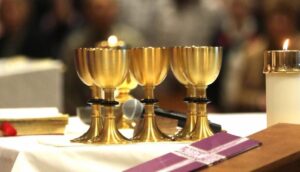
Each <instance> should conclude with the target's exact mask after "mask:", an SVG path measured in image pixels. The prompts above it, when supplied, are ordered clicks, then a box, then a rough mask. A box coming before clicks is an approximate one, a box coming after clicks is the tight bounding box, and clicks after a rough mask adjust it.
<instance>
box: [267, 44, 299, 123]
mask: <svg viewBox="0 0 300 172" xmlns="http://www.w3.org/2000/svg"><path fill="white" fill-rule="evenodd" d="M288 46H289V39H286V40H285V41H284V44H283V50H271V51H266V52H265V54H264V70H263V71H264V73H265V74H266V101H267V124H268V126H270V125H273V124H276V123H296V124H300V106H299V105H300V51H299V50H288Z"/></svg>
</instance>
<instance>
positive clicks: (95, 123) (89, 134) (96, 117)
mask: <svg viewBox="0 0 300 172" xmlns="http://www.w3.org/2000/svg"><path fill="white" fill-rule="evenodd" d="M90 89H91V93H92V98H93V99H99V98H100V97H101V95H100V89H99V88H98V87H97V86H95V85H93V86H91V87H90ZM91 106H92V114H91V124H90V128H89V129H88V131H86V132H85V133H84V134H83V135H82V136H80V137H78V138H75V139H73V140H71V141H72V142H88V141H92V140H94V139H95V138H97V137H98V136H99V135H100V134H101V130H102V128H103V123H102V120H101V111H100V106H99V105H98V104H95V103H93V104H92V105H91Z"/></svg>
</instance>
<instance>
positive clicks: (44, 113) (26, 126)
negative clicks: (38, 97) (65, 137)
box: [0, 108, 68, 136]
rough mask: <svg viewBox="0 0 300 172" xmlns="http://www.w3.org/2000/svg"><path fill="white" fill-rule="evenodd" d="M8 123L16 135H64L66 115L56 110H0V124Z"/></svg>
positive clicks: (66, 122)
mask: <svg viewBox="0 0 300 172" xmlns="http://www.w3.org/2000/svg"><path fill="white" fill-rule="evenodd" d="M4 121H7V122H10V123H11V124H12V125H13V127H14V128H15V129H16V130H17V135H19V136H21V135H43V134H64V130H65V127H66V125H67V124H68V115H64V114H61V113H59V111H58V109H57V108H12V109H0V123H2V122H4Z"/></svg>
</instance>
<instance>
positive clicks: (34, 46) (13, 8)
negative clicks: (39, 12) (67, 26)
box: [0, 0, 47, 57]
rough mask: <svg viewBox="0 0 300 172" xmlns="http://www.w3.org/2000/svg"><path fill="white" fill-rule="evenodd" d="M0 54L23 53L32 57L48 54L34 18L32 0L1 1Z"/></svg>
mask: <svg viewBox="0 0 300 172" xmlns="http://www.w3.org/2000/svg"><path fill="white" fill-rule="evenodd" d="M0 3H1V5H0V13H1V14H0V20H1V22H2V34H1V37H0V56H2V57H3V56H6V57H7V56H12V55H16V54H23V55H27V56H31V57H42V56H46V55H47V54H45V53H44V52H45V51H44V50H45V48H46V45H45V44H46V43H45V41H44V40H43V37H42V36H41V34H40V33H39V32H38V30H37V28H36V26H35V23H33V20H32V18H34V17H33V16H34V12H33V11H34V10H33V9H34V8H33V5H34V4H33V1H32V0H2V1H0Z"/></svg>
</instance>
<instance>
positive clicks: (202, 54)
mask: <svg viewBox="0 0 300 172" xmlns="http://www.w3.org/2000/svg"><path fill="white" fill-rule="evenodd" d="M182 62H183V67H184V68H183V69H184V75H185V76H186V78H187V80H188V82H189V83H190V84H191V85H193V86H194V87H195V88H196V97H197V98H196V99H195V102H196V103H197V121H196V126H195V129H194V131H193V132H192V135H191V139H192V140H201V139H204V138H206V137H209V136H212V135H213V132H212V130H211V129H210V127H209V123H208V119H207V110H206V106H207V104H208V103H209V100H208V99H207V97H206V88H207V87H208V85H210V84H211V83H213V82H214V81H215V80H216V78H217V77H218V75H219V72H220V69H221V63H222V47H209V46H200V47H197V46H192V47H190V48H185V49H184V54H183V60H182Z"/></svg>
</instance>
